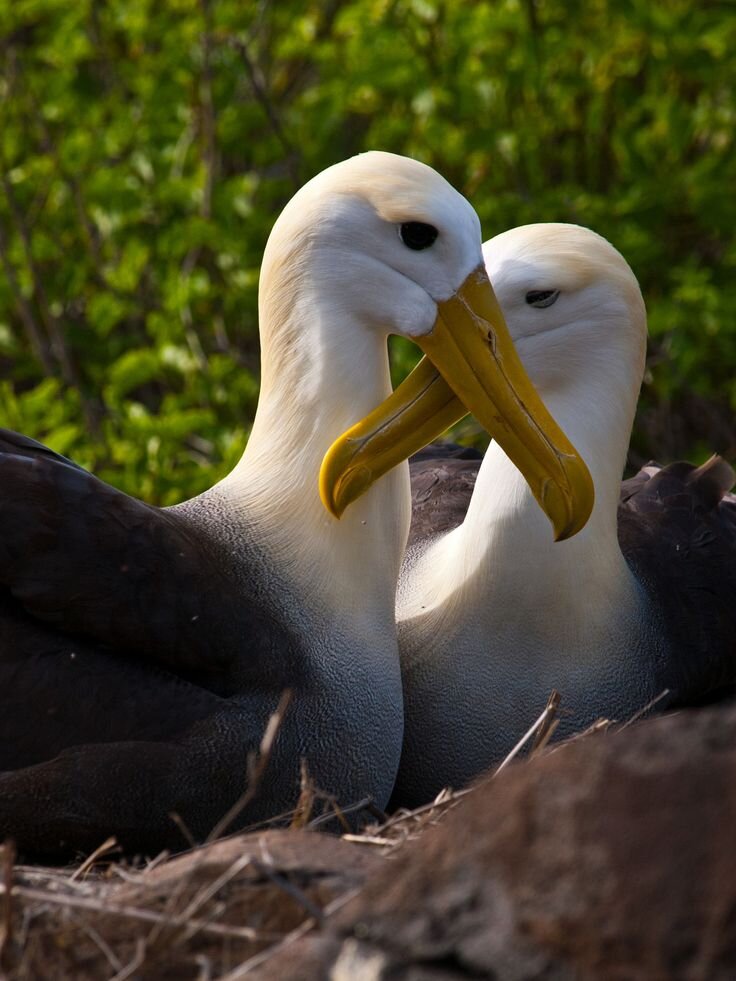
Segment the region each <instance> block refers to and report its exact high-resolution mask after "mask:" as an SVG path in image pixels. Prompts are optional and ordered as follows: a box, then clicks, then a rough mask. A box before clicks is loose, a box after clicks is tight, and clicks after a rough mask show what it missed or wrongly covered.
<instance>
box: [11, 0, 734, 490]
mask: <svg viewBox="0 0 736 981" xmlns="http://www.w3.org/2000/svg"><path fill="white" fill-rule="evenodd" d="M734 49H736V11H734V8H733V7H732V5H731V4H730V3H727V2H717V0H705V2H703V3H700V4H697V5H696V4H692V3H690V2H688V0H668V2H667V3H665V4H651V3H648V2H644V0H625V2H620V0H618V2H615V3H614V2H613V0H594V2H588V3H582V2H580V0H572V2H570V0H564V2H563V0H536V2H535V0H496V2H485V3H483V2H481V3H475V4H459V3H450V2H449V0H446V2H439V0H393V2H388V0H352V2H347V0H342V2H341V0H328V2H326V3H322V2H321V3H316V2H308V3H301V2H300V3H296V2H294V0H279V2H278V3H276V2H275V0H273V2H270V3H267V2H263V0H261V2H260V3H255V2H253V3H243V2H242V0H171V2H168V3H153V2H151V0H78V2H76V3H73V4H72V3H67V2H64V0H0V177H1V186H0V424H2V425H5V426H9V427H12V428H17V429H20V430H23V431H25V432H26V433H28V434H29V435H32V436H35V437H37V438H40V439H42V440H44V441H46V442H48V443H49V444H50V445H51V446H52V447H53V448H54V449H56V450H58V451H60V452H63V453H67V454H69V455H71V456H73V457H74V458H75V459H76V460H78V461H79V462H80V463H82V464H84V465H86V466H90V467H93V468H94V469H95V471H96V472H97V473H98V474H99V475H100V476H102V477H104V478H106V479H108V480H110V481H111V482H112V483H114V484H116V485H117V486H119V487H122V488H124V489H125V490H128V491H131V492H135V493H137V494H140V495H141V496H143V497H145V498H146V499H148V500H150V501H155V502H157V503H173V502H174V501H176V500H179V499H181V498H183V497H186V496H190V495H192V494H194V493H196V492H197V491H199V490H201V489H203V488H204V487H205V486H207V485H208V484H209V483H210V482H211V481H212V479H213V475H215V474H218V473H222V472H224V471H225V470H227V469H228V468H229V467H230V466H231V465H232V464H233V463H234V462H235V460H236V459H237V457H238V456H239V454H240V452H241V450H242V447H243V444H244V442H245V439H246V437H247V433H248V427H249V423H250V420H251V418H252V416H253V412H254V409H255V404H256V400H257V393H258V335H257V309H256V299H257V283H258V268H259V264H260V257H261V254H262V251H263V247H264V244H265V241H266V238H267V236H268V232H269V229H270V227H271V224H272V222H273V220H274V219H275V217H276V215H277V214H278V212H279V210H280V209H281V207H282V206H283V204H284V203H285V202H286V200H287V199H288V198H289V197H290V196H291V194H292V193H293V192H294V191H295V190H296V189H297V188H298V187H299V186H300V185H301V184H302V183H303V182H304V181H306V180H307V179H308V178H309V177H311V176H312V175H313V174H315V173H317V172H318V171H319V170H321V169H323V168H324V167H326V166H328V165H329V164H332V163H334V162H336V161H338V160H340V159H342V158H344V157H347V156H350V155H352V154H354V153H357V152H359V151H361V150H365V149H368V148H382V149H387V150H392V151H395V152H398V153H405V154H409V155H411V156H415V157H418V158H420V159H422V160H424V161H426V162H427V163H430V164H432V165H433V166H435V167H437V168H438V169H439V170H440V171H441V172H442V173H443V174H444V175H445V176H446V177H447V178H448V179H449V180H450V181H451V182H452V183H453V184H455V185H456V186H457V187H458V188H459V189H460V190H461V191H463V192H464V193H465V194H466V195H468V197H469V198H470V199H471V200H472V202H473V204H474V205H475V207H476V208H477V210H478V211H479V213H480V216H481V219H482V222H483V229H484V235H485V237H491V236H492V235H494V234H495V233H496V232H498V231H501V230H503V229H505V228H507V227H510V226H513V225H518V224H523V223H525V222H531V221H546V220H556V221H559V220H562V221H574V222H578V223H580V224H583V225H588V226H590V227H592V228H594V229H596V230H597V231H599V232H601V233H602V234H603V235H605V236H607V237H608V238H610V239H611V241H612V242H613V243H614V244H615V245H616V246H617V247H618V248H619V249H620V250H621V251H622V252H623V253H624V254H625V255H626V257H627V258H628V260H629V261H630V263H631V265H632V266H633V268H634V270H635V272H636V273H637V275H638V276H639V279H640V281H641V283H642V287H643V289H644V293H645V297H646V299H647V302H648V306H649V313H650V327H651V333H652V340H651V354H650V360H651V371H650V373H649V374H648V376H647V380H646V382H645V388H644V393H643V399H642V403H641V408H640V415H639V422H638V426H637V429H636V431H635V434H634V440H633V444H632V445H633V454H632V456H633V459H634V460H635V461H637V462H638V461H641V459H642V458H646V457H650V456H656V457H659V458H660V459H663V460H668V459H672V458H673V457H678V456H689V457H691V458H694V459H695V460H701V459H703V458H704V456H705V455H707V453H708V452H709V451H710V450H711V449H715V450H720V451H723V452H726V453H730V454H731V455H733V453H734V452H736V435H735V434H734V433H735V430H736V427H734V424H733V418H734V410H735V409H736V302H735V301H736V286H734V283H736V276H735V272H736V237H735V235H734V228H736V196H734V194H733V189H734V187H736V152H735V148H734V132H735V131H736V109H735V108H734V107H735V106H736V61H734V58H733V51H734ZM394 353H395V362H396V363H395V368H396V376H397V377H399V376H400V375H401V374H402V373H404V372H405V371H406V370H407V369H408V367H409V366H410V365H411V364H412V363H413V359H414V357H415V355H414V353H413V351H412V350H410V348H409V346H408V345H401V346H399V345H397V346H396V347H395V349H394ZM461 432H463V433H464V434H465V436H466V437H467V438H468V439H471V440H473V439H480V437H478V435H477V433H476V432H475V430H474V428H473V427H472V426H470V425H468V424H465V425H464V427H461Z"/></svg>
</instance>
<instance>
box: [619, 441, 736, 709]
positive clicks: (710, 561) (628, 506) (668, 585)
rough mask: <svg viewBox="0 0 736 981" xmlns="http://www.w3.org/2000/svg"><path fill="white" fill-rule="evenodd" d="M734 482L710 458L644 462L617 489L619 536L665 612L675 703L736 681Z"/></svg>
mask: <svg viewBox="0 0 736 981" xmlns="http://www.w3.org/2000/svg"><path fill="white" fill-rule="evenodd" d="M733 483H734V472H733V470H732V469H731V467H730V466H729V465H728V464H727V463H726V462H725V461H724V460H722V459H721V458H719V457H713V458H711V460H709V461H708V462H707V463H705V464H703V466H701V467H694V466H692V465H691V464H688V463H673V464H670V465H669V466H667V467H662V468H660V467H658V465H657V464H648V465H647V467H645V468H644V469H643V470H642V471H640V472H639V474H637V475H636V476H635V477H633V478H632V479H631V480H627V481H624V483H623V485H622V488H621V503H620V505H619V516H618V520H619V542H620V544H621V549H622V551H623V554H624V556H625V557H626V560H627V562H628V563H629V565H630V566H631V568H632V569H633V570H634V572H635V573H636V575H637V577H638V579H639V581H640V582H641V583H642V584H643V586H644V587H645V588H646V590H647V591H648V593H649V595H650V597H651V599H652V602H653V603H654V604H656V606H657V608H658V609H659V610H661V611H662V622H663V624H664V626H665V629H666V630H667V633H668V641H669V649H670V651H672V655H673V657H674V658H675V659H676V661H677V664H676V665H675V666H674V667H675V672H674V674H675V676H677V677H679V679H680V681H679V684H678V691H677V692H676V693H675V694H676V701H678V702H679V703H680V704H690V703H694V702H697V701H700V700H702V698H703V696H705V695H707V693H709V692H716V691H718V690H719V689H721V688H724V687H729V686H732V685H734V683H735V682H736V497H734V496H733V495H731V494H729V493H728V491H729V489H730V488H731V486H732V485H733Z"/></svg>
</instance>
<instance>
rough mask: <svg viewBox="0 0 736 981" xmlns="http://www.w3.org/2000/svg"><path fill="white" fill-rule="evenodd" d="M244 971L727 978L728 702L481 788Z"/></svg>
mask: <svg viewBox="0 0 736 981" xmlns="http://www.w3.org/2000/svg"><path fill="white" fill-rule="evenodd" d="M255 976H257V977H258V978H259V979H261V981H270V979H276V978H285V977H288V978H295V979H297V978H298V979H302V978H303V979H305V981H307V979H309V978H314V979H317V978H325V979H330V981H348V979H350V981H397V979H407V981H449V979H457V978H471V977H472V978H494V979H497V981H526V979H545V981H563V979H564V981H567V979H569V981H573V979H574V981H587V979H596V981H624V979H625V981H639V979H641V981H644V979H646V981H659V979H661V981H665V979H667V981H669V979H683V981H699V979H702V981H706V979H707V981H721V979H722V981H726V979H728V981H731V979H733V978H734V977H736V708H734V707H725V708H724V707H720V708H712V709H707V710H705V709H701V710H698V711H693V712H681V713H678V714H676V715H670V716H667V717H662V718H658V719H654V720H651V721H646V722H641V723H639V724H638V725H635V726H631V727H629V728H627V729H624V730H623V731H619V732H616V733H613V732H611V733H607V734H605V735H598V736H590V737H586V738H584V739H580V740H578V741H573V742H571V743H568V744H567V745H562V746H559V747H558V748H555V749H553V750H551V751H548V752H547V753H546V754H543V755H542V756H541V757H538V758H536V759H534V760H532V761H531V762H527V763H518V764H516V765H515V766H512V767H510V768H509V769H508V770H507V771H505V772H504V773H502V774H501V775H499V777H497V778H495V779H493V780H488V779H486V780H485V782H481V783H480V784H479V786H478V787H477V789H476V790H475V791H474V792H473V793H472V794H470V795H468V797H467V798H465V799H464V800H462V801H460V802H459V803H458V805H457V807H456V808H455V810H453V811H452V812H451V813H450V814H449V815H448V816H447V818H446V819H445V820H444V821H443V822H442V823H441V824H440V825H439V826H437V827H435V828H432V829H430V830H428V831H426V832H425V833H424V834H423V835H422V837H421V838H420V839H419V840H417V841H415V842H412V843H410V844H409V845H407V846H406V847H405V848H403V849H402V850H401V851H400V853H399V855H398V857H397V858H395V859H394V860H392V861H390V862H387V863H386V865H385V866H384V867H383V868H382V869H380V870H379V871H378V873H377V874H376V875H375V876H373V877H372V878H371V879H370V880H369V882H368V884H367V885H366V887H365V888H364V889H363V890H362V892H361V893H360V894H359V895H358V896H357V897H356V898H355V899H354V900H352V901H351V902H350V903H349V904H348V905H347V906H345V907H344V908H343V910H341V911H340V912H339V913H338V914H337V916H336V917H335V918H334V920H330V921H329V928H328V929H327V930H326V931H325V932H324V933H323V934H322V935H318V936H311V937H310V938H304V939H303V940H302V941H299V942H297V943H295V944H292V945H291V946H290V947H287V948H286V949H284V950H282V951H280V952H278V953H277V954H275V955H274V956H273V957H271V958H270V959H268V960H267V961H266V962H265V963H264V964H263V965H262V967H261V968H260V970H259V972H258V973H257V974H256V975H255Z"/></svg>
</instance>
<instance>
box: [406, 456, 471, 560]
mask: <svg viewBox="0 0 736 981" xmlns="http://www.w3.org/2000/svg"><path fill="white" fill-rule="evenodd" d="M482 459H483V457H482V455H481V454H480V453H478V451H477V450H473V449H470V448H469V447H467V446H456V445H455V444H453V443H432V444H431V445H430V446H427V447H425V448H424V449H423V450H422V451H421V452H420V453H417V454H416V455H415V456H413V457H412V458H411V460H410V461H409V472H410V474H411V529H410V531H409V543H408V547H409V548H411V547H412V546H413V545H415V544H417V543H418V542H420V541H422V540H423V539H429V538H434V537H436V536H437V535H444V534H445V533H446V532H448V531H452V529H453V528H457V526H458V525H460V524H462V522H463V520H464V518H465V513H466V511H467V510H468V505H469V504H470V498H471V496H472V494H473V488H474V487H475V478H476V477H477V475H478V470H479V469H480V465H481V462H482Z"/></svg>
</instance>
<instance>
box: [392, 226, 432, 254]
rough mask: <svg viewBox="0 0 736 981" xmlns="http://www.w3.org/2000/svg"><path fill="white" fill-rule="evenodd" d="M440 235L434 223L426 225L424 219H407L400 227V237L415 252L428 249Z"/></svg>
mask: <svg viewBox="0 0 736 981" xmlns="http://www.w3.org/2000/svg"><path fill="white" fill-rule="evenodd" d="M438 235H439V232H438V231H437V229H436V228H435V227H434V225H425V224H424V222H423V221H405V222H404V224H403V225H401V227H400V228H399V238H400V239H401V241H402V242H403V243H404V245H406V246H408V247H409V248H410V249H414V251H415V252H421V250H422V249H428V248H429V247H430V245H432V243H433V242H434V240H435V239H436V238H437V236H438Z"/></svg>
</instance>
